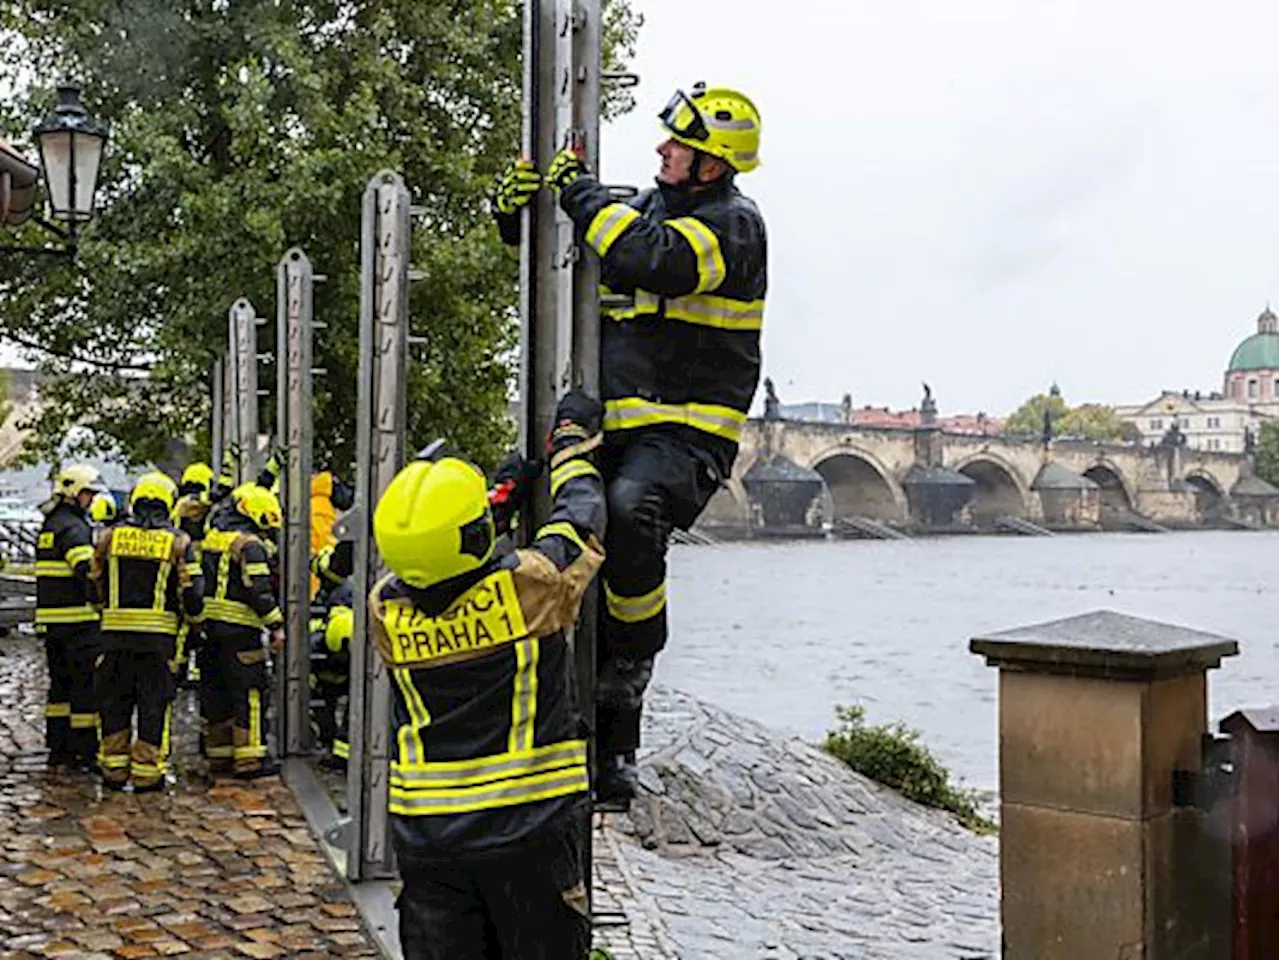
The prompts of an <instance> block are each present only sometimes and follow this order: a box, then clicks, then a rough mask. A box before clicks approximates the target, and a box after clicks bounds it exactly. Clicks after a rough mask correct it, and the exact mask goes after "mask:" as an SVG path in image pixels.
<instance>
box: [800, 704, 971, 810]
mask: <svg viewBox="0 0 1280 960" xmlns="http://www.w3.org/2000/svg"><path fill="white" fill-rule="evenodd" d="M836 719H837V720H839V722H840V723H839V726H838V727H836V729H835V730H832V731H831V732H830V733H828V734H827V740H826V743H825V744H823V747H824V748H825V749H826V751H827V752H828V753H829V754H831V755H832V756H834V757H836V758H837V759H839V760H842V761H843V762H844V763H846V764H848V765H849V766H850V767H851V768H852V769H854V770H856V771H857V772H858V773H860V774H862V775H863V776H864V777H869V778H870V779H872V780H875V781H876V782H877V783H883V784H884V785H885V786H887V787H892V788H893V789H894V790H897V791H898V792H899V793H901V794H902V795H903V796H904V797H906V798H907V799H908V800H914V801H915V802H916V803H921V804H924V805H925V806H926V807H937V808H939V809H941V810H950V811H951V812H952V813H954V814H955V815H956V818H957V819H958V820H959V821H960V822H961V823H962V824H964V825H965V826H966V827H968V828H969V829H971V830H975V831H977V832H978V833H994V832H995V830H996V825H995V824H994V823H992V822H991V821H990V820H988V819H987V818H986V817H984V816H983V815H982V814H981V813H980V812H979V811H978V794H977V791H975V790H966V789H963V788H960V787H957V786H953V785H952V783H951V774H950V772H949V771H948V770H947V768H946V767H944V766H943V765H942V764H941V763H940V762H939V761H938V759H937V757H935V756H934V755H933V754H932V753H930V752H929V750H928V748H927V747H926V746H925V745H924V744H922V743H921V742H920V734H919V733H918V732H917V731H915V730H909V729H908V728H907V727H906V726H904V725H903V724H902V723H889V724H884V725H882V726H873V725H871V724H868V723H867V722H866V711H865V710H864V709H863V708H862V707H858V706H855V707H837V708H836Z"/></svg>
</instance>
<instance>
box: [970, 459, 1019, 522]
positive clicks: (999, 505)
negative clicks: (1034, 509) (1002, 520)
mask: <svg viewBox="0 0 1280 960" xmlns="http://www.w3.org/2000/svg"><path fill="white" fill-rule="evenodd" d="M953 469H954V470H956V471H958V472H959V473H963V474H964V475H965V476H966V477H968V478H969V479H970V480H973V481H974V482H975V483H976V484H977V486H976V487H974V488H973V491H974V493H973V497H972V499H970V501H969V516H970V517H971V518H972V520H973V522H974V523H975V524H977V525H978V526H989V525H990V524H991V523H993V522H994V521H995V520H996V519H997V518H998V517H1021V518H1024V519H1025V518H1026V517H1027V515H1028V513H1030V510H1029V509H1028V502H1029V499H1030V491H1029V490H1028V489H1027V484H1026V481H1025V480H1023V478H1022V475H1021V474H1020V473H1019V472H1018V468H1017V467H1015V466H1014V465H1013V464H1012V463H1010V462H1009V461H1008V460H1006V459H1004V457H1001V456H1000V455H999V454H996V453H992V452H991V451H989V450H986V451H981V452H979V453H975V454H973V455H972V456H969V457H965V458H964V459H963V460H961V461H960V462H959V463H957V464H956V465H955V467H954V468H953Z"/></svg>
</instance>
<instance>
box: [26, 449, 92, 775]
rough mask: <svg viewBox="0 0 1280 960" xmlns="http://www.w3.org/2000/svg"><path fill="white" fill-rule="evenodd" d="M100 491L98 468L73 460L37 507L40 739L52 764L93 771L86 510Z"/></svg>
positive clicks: (89, 556)
mask: <svg viewBox="0 0 1280 960" xmlns="http://www.w3.org/2000/svg"><path fill="white" fill-rule="evenodd" d="M102 489H103V487H102V482H101V478H100V476H99V474H98V471H97V469H96V468H94V467H91V466H89V465H87V464H75V465H73V466H70V467H67V468H66V469H64V470H63V471H62V472H61V473H59V474H58V476H57V479H56V480H55V481H54V485H53V494H52V496H50V497H49V499H48V500H46V501H45V502H44V503H42V504H41V505H40V512H41V513H43V514H44V522H43V524H41V526H40V535H39V538H38V539H37V541H36V634H37V635H38V636H40V637H41V638H43V640H44V648H45V655H46V657H47V658H48V665H49V698H48V700H47V702H46V704H45V744H46V746H47V748H48V750H49V766H50V767H55V766H70V767H78V768H81V769H85V770H91V769H93V766H94V764H95V762H96V759H97V752H98V707H97V701H96V700H95V698H94V692H93V664H94V661H95V660H96V659H97V658H98V650H99V647H98V643H99V637H98V611H97V609H96V608H95V607H94V606H93V601H94V595H93V585H92V582H91V580H90V578H89V571H90V564H91V561H92V560H93V532H92V529H91V528H90V526H89V517H88V514H87V511H88V509H89V505H90V504H91V503H92V502H93V498H94V496H95V495H96V494H98V493H99V492H101V490H102Z"/></svg>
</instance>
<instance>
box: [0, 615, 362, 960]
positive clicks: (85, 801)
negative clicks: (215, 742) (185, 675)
mask: <svg viewBox="0 0 1280 960" xmlns="http://www.w3.org/2000/svg"><path fill="white" fill-rule="evenodd" d="M43 660H44V658H43V654H42V651H41V648H40V646H39V644H38V643H37V642H36V641H35V640H34V639H33V638H30V637H24V636H20V635H12V636H10V637H8V638H5V639H3V640H0V960H2V958H14V960H17V958H36V957H78V958H85V960H134V958H141V957H157V956H179V955H180V956H183V957H189V958H208V960H214V958H243V957H257V958H268V960H269V958H274V957H285V956H289V957H303V958H306V957H312V958H320V957H339V956H341V957H361V956H376V955H377V951H376V950H375V949H374V947H373V946H372V944H371V942H370V940H369V939H368V938H367V937H366V936H365V934H364V933H363V932H362V930H361V926H360V921H359V919H358V917H357V914H356V909H355V906H354V905H353V904H352V902H351V900H350V898H349V897H348V895H347V891H346V887H345V885H344V884H343V883H342V882H341V881H340V880H339V879H338V878H337V877H335V876H334V874H333V872H332V871H331V869H330V867H329V864H328V861H327V860H326V859H325V857H324V855H323V854H322V853H321V851H320V849H319V847H318V846H317V844H316V842H315V840H314V838H313V837H312V835H311V833H310V832H309V831H308V829H307V825H306V821H305V820H304V819H303V817H302V814H301V812H300V811H299V809H298V807H297V805H296V803H295V802H294V800H293V796H292V794H291V793H290V792H289V789H288V788H287V787H286V786H285V785H284V784H283V783H281V782H280V780H279V779H278V778H275V777H270V778H265V779H263V780H258V781H254V782H250V783H242V782H240V781H236V780H218V781H214V782H210V781H209V780H208V779H207V778H204V777H202V773H203V770H202V767H203V764H202V763H201V761H199V760H198V759H196V757H195V733H194V728H193V725H192V724H191V723H190V722H189V721H190V719H191V716H190V714H191V713H192V712H193V711H192V709H191V705H190V702H189V701H190V694H189V693H184V694H182V695H180V696H181V698H182V699H181V700H180V709H179V710H178V711H176V712H177V713H178V714H179V716H178V717H176V718H175V725H176V726H177V728H178V729H177V730H176V731H175V732H176V733H177V734H178V735H177V737H176V742H177V748H176V750H175V758H174V760H175V767H176V768H177V770H178V773H179V779H178V783H177V784H176V785H175V786H174V788H173V789H172V790H171V791H170V792H169V793H166V794H141V795H138V796H133V795H131V794H117V793H112V792H110V791H103V790H102V788H101V787H100V786H99V785H98V783H97V778H96V777H94V776H92V775H90V774H73V773H63V772H50V771H48V770H46V767H45V752H44V734H43V724H44V719H43V704H44V691H45V689H46V679H45V671H44V662H43Z"/></svg>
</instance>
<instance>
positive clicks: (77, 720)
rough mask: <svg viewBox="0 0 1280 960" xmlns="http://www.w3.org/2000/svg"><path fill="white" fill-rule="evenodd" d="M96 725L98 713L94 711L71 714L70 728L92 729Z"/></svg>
mask: <svg viewBox="0 0 1280 960" xmlns="http://www.w3.org/2000/svg"><path fill="white" fill-rule="evenodd" d="M97 726H98V715H97V714H96V713H73V714H71V729H72V730H92V729H94V728H95V727H97Z"/></svg>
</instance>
